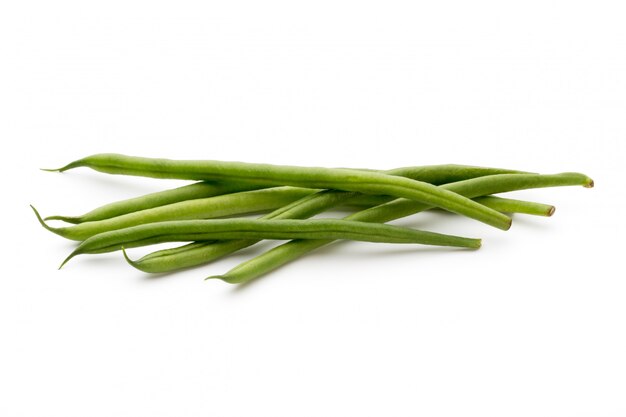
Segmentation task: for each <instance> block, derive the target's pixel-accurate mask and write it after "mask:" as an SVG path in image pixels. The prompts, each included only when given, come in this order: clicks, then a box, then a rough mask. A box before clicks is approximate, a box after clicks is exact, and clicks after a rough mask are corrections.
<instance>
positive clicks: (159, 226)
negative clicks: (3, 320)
mask: <svg viewBox="0 0 626 417" xmlns="http://www.w3.org/2000/svg"><path fill="white" fill-rule="evenodd" d="M79 167H86V168H91V169H93V170H96V171H100V172H104V173H108V174H116V175H134V176H143V177H151V178H168V179H180V180H195V181H198V182H195V183H193V184H187V185H184V186H182V187H178V188H175V189H172V190H166V191H161V192H157V193H152V194H147V195H144V196H141V197H136V198H132V199H128V200H123V201H117V202H113V203H111V204H107V205H105V206H102V207H99V208H96V209H94V210H92V211H90V212H88V213H85V214H82V215H78V216H61V215H53V216H48V217H46V218H45V219H44V218H42V217H41V216H40V215H39V213H38V212H37V210H36V209H35V208H34V207H32V206H31V207H32V208H33V211H34V212H35V215H36V216H37V219H38V221H39V222H40V223H41V225H42V226H43V227H44V228H46V229H47V230H49V231H51V232H53V233H55V234H57V235H59V236H62V237H64V238H67V239H70V240H75V241H79V242H80V243H79V244H78V246H77V247H76V249H75V250H74V251H73V252H72V253H71V254H70V255H69V256H68V257H67V258H66V259H65V260H64V261H63V263H62V264H61V266H63V265H64V264H65V263H66V262H68V261H69V260H70V259H72V258H73V257H74V256H76V255H80V254H99V253H107V252H113V251H118V250H121V251H122V253H123V255H124V258H125V259H126V261H127V262H128V264H130V265H131V266H133V267H135V268H136V269H139V270H141V271H144V272H149V273H165V272H172V271H177V270H181V269H184V268H189V267H194V266H198V265H203V264H206V263H209V262H212V261H214V260H217V259H219V258H222V257H224V256H227V255H229V254H231V253H233V252H236V251H238V250H240V249H243V248H246V247H248V246H251V245H254V244H255V243H257V242H259V241H262V240H266V239H276V240H288V242H286V243H284V244H282V245H279V246H276V247H274V248H273V249H271V250H269V251H267V252H265V253H263V254H261V255H259V256H256V257H254V258H252V259H250V260H248V261H246V262H244V263H242V264H240V265H239V266H237V267H235V268H234V269H232V270H230V271H228V272H226V273H224V274H222V275H213V276H211V277H209V278H219V279H222V280H223V281H225V282H229V283H245V282H248V281H250V280H252V279H255V278H257V277H260V276H262V275H264V274H266V273H268V272H270V271H272V270H274V269H276V268H279V267H280V266H282V265H284V264H286V263H288V262H291V261H292V260H295V259H297V258H299V257H301V256H304V255H305V254H306V253H308V252H311V251H313V250H314V249H317V248H319V247H321V246H325V245H327V244H329V243H332V242H333V241H336V240H357V241H365V242H384V243H404V244H409V243H413V244H415V243H417V244H422V245H436V246H449V247H457V248H467V249H477V248H479V247H480V246H481V240H480V239H476V238H468V237H461V236H454V235H445V234H440V233H435V232H431V231H421V230H415V229H411V228H407V227H399V226H391V225H385V224H384V223H386V222H388V221H391V220H394V219H399V218H402V217H406V216H410V215H412V214H415V213H419V212H421V211H424V210H429V209H434V208H438V209H443V210H446V211H450V212H452V213H456V214H460V215H463V216H466V217H469V218H471V219H474V220H478V221H480V222H483V223H485V224H487V225H490V226H493V227H496V228H498V229H501V230H507V229H508V228H509V227H510V226H511V219H512V218H511V217H510V216H509V215H507V214H512V213H523V214H529V215H537V216H546V217H549V216H551V215H552V214H553V213H554V206H552V205H547V204H541V203H535V202H528V201H522V200H514V199H509V198H503V197H499V196H495V195H494V194H500V193H505V192H510V191H516V190H524V189H530V188H545V187H558V186H574V185H581V186H584V187H587V188H590V187H593V181H592V180H591V179H590V178H589V177H587V176H586V175H584V174H580V173H573V172H570V173H561V174H552V175H544V174H538V173H530V172H526V171H519V170H510V169H500V168H486V167H476V166H468V165H449V164H448V165H427V166H416V167H403V168H397V169H393V170H389V171H377V170H369V169H367V170H366V169H348V168H319V167H296V166H281V165H268V164H251V163H243V162H223V161H209V160H201V161H181V160H169V159H155V158H141V157H133V156H126V155H119V154H97V155H92V156H88V157H86V158H82V159H79V160H77V161H74V162H71V163H69V164H67V165H66V166H64V167H62V168H59V169H54V170H45V171H57V172H63V171H67V170H69V169H73V168H79ZM333 209H334V210H337V209H342V210H349V211H350V212H351V213H350V214H349V215H348V216H346V217H344V218H343V219H335V218H316V219H311V217H313V216H317V215H320V214H323V213H325V212H328V211H329V210H333ZM254 213H264V214H263V215H262V216H261V217H259V218H256V219H253V218H241V217H239V216H242V215H250V214H254ZM54 220H56V221H64V222H66V223H69V224H70V225H69V226H65V227H53V226H50V225H49V224H48V223H47V222H48V221H54ZM164 242H185V243H186V244H185V245H183V246H179V247H174V248H169V249H162V250H158V251H155V252H152V253H149V254H148V255H145V256H144V257H142V258H140V259H137V260H133V259H131V258H130V256H129V255H128V253H127V252H126V249H128V248H135V247H141V246H148V245H153V244H158V243H164Z"/></svg>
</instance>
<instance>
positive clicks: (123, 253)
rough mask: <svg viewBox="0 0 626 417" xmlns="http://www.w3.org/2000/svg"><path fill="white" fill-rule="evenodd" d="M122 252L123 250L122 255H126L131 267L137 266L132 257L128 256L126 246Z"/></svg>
mask: <svg viewBox="0 0 626 417" xmlns="http://www.w3.org/2000/svg"><path fill="white" fill-rule="evenodd" d="M121 250H122V255H124V259H126V262H127V263H128V264H129V265H132V266H135V264H136V262H135V261H133V260H132V259H130V256H128V253H127V252H126V248H125V247H124V246H122V247H121Z"/></svg>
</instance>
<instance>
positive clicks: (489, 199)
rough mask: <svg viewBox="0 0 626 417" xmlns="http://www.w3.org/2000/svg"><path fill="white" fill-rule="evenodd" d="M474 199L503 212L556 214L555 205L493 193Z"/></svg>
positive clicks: (548, 215)
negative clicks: (504, 196) (498, 195)
mask: <svg viewBox="0 0 626 417" xmlns="http://www.w3.org/2000/svg"><path fill="white" fill-rule="evenodd" d="M473 200H474V201H477V202H479V203H480V204H484V205H486V206H487V207H491V208H492V209H494V210H498V211H499V212H501V213H521V214H530V215H533V216H544V217H550V216H552V215H553V214H554V210H555V208H554V206H551V205H548V204H541V203H534V202H531V201H523V200H514V199H511V198H502V197H496V196H493V195H490V196H485V197H478V198H474V199H473Z"/></svg>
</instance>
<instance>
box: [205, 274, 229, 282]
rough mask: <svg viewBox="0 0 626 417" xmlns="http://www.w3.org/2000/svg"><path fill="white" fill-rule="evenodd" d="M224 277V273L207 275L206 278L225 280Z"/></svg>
mask: <svg viewBox="0 0 626 417" xmlns="http://www.w3.org/2000/svg"><path fill="white" fill-rule="evenodd" d="M224 278H225V276H224V275H211V276H210V277H206V278H205V279H204V280H205V281H208V280H210V279H221V280H222V281H224Z"/></svg>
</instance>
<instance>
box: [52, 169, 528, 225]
mask: <svg viewBox="0 0 626 417" xmlns="http://www.w3.org/2000/svg"><path fill="white" fill-rule="evenodd" d="M47 171H49V170H47ZM53 171H54V170H53ZM385 173H387V174H390V175H399V176H403V177H407V178H412V179H415V180H418V181H424V182H428V183H431V184H434V185H440V184H446V183H449V182H455V181H460V180H464V179H467V178H474V177H476V176H479V175H492V174H504V173H511V174H513V173H522V172H521V171H514V170H507V169H500V168H483V167H475V166H470V165H455V164H445V165H425V166H418V167H404V168H398V169H393V170H390V171H385ZM259 188H265V187H262V186H259V185H258V184H249V183H248V184H246V183H230V182H228V183H215V182H204V181H203V182H198V183H195V184H189V185H185V186H183V187H178V188H175V189H172V190H165V191H159V192H156V193H151V194H146V195H143V196H140V197H135V198H131V199H127V200H121V201H116V202H114V203H110V204H106V205H104V206H102V207H98V208H96V209H94V210H92V211H90V212H88V213H85V214H83V215H81V216H48V217H46V218H45V219H44V220H62V221H65V222H67V223H72V224H79V223H84V222H88V221H98V220H104V219H109V218H111V217H116V216H121V215H123V214H128V213H133V212H135V211H141V210H146V209H150V208H155V207H160V206H164V205H167V204H173V203H178V202H181V201H187V200H194V199H198V198H207V197H214V196H218V195H223V194H230V193H234V192H240V191H250V190H256V189H259ZM386 201H388V198H384V197H382V196H371V195H362V196H360V197H358V198H356V199H353V200H352V201H351V202H350V204H351V205H352V204H354V205H357V206H373V205H377V204H382V203H384V202H386Z"/></svg>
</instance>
